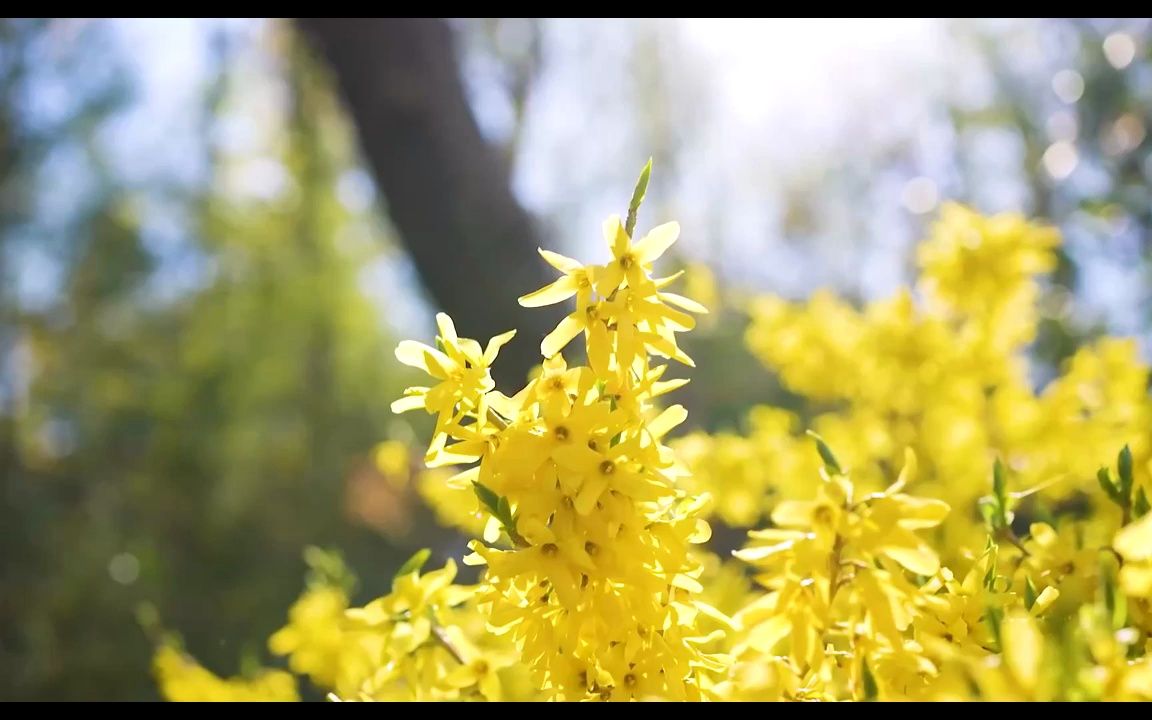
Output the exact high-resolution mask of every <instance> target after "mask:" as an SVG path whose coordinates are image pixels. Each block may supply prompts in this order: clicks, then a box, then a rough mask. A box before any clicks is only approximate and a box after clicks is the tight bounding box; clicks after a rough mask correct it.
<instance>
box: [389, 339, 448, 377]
mask: <svg viewBox="0 0 1152 720" xmlns="http://www.w3.org/2000/svg"><path fill="white" fill-rule="evenodd" d="M430 358H431V360H430ZM396 359H397V360H399V361H400V362H402V363H404V364H405V365H407V366H409V367H414V368H417V369H419V370H423V371H424V372H426V373H428V374H429V375H436V376H437V377H441V378H443V377H444V374H443V372H442V371H443V369H444V368H446V367H448V366H449V365H451V364H452V361H451V360H449V359H448V356H447V355H445V354H444V353H442V352H440V351H439V350H437V349H436V348H432V347H428V346H427V345H425V344H424V343H420V342H416V341H415V340H401V341H400V344H399V345H397V346H396ZM437 371H440V373H438V372H437Z"/></svg>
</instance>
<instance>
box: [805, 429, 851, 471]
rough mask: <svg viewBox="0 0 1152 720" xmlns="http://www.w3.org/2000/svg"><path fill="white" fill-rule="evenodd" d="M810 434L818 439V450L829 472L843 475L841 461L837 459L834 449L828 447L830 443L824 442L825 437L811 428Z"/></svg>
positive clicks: (814, 438)
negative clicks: (833, 452)
mask: <svg viewBox="0 0 1152 720" xmlns="http://www.w3.org/2000/svg"><path fill="white" fill-rule="evenodd" d="M808 435H809V437H811V438H812V439H813V440H815V441H816V451H817V452H819V453H820V459H821V460H823V461H824V467H826V468H828V470H829V472H831V473H832V474H833V475H843V474H844V471H843V470H842V469H841V468H840V463H839V461H837V460H836V456H835V455H833V454H832V449H831V448H830V447H828V443H826V442H824V438H822V437H820V436H819V435H817V434H816V433H814V432H812V431H811V430H809V431H808Z"/></svg>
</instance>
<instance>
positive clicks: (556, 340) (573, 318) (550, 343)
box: [540, 314, 584, 358]
mask: <svg viewBox="0 0 1152 720" xmlns="http://www.w3.org/2000/svg"><path fill="white" fill-rule="evenodd" d="M577 317H578V316H577V315H576V314H572V315H569V316H567V317H565V318H564V319H563V320H561V321H560V324H559V325H557V326H556V329H555V330H553V331H552V332H550V333H548V335H547V337H545V338H544V340H543V341H541V343H540V352H541V354H543V355H544V357H546V358H550V357H552V356H553V355H555V354H556V353H558V352H560V351H561V350H563V349H564V347H565V346H566V345H567V344H568V343H570V342H572V338H574V337H576V336H577V335H579V334H580V331H581V330H583V329H584V322H583V321H582V320H579V319H577Z"/></svg>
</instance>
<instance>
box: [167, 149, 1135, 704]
mask: <svg viewBox="0 0 1152 720" xmlns="http://www.w3.org/2000/svg"><path fill="white" fill-rule="evenodd" d="M646 183H647V170H645V174H644V175H643V176H642V178H641V183H640V184H639V185H638V187H637V190H636V194H635V195H634V196H633V201H632V204H631V206H630V208H629V212H628V215H627V219H626V220H621V218H619V217H615V216H614V217H611V218H609V219H608V220H607V221H606V222H605V223H604V226H603V237H604V242H605V244H606V246H607V247H606V254H605V258H606V259H605V261H604V262H603V263H601V264H591V265H585V264H583V263H581V262H579V261H577V260H574V259H572V258H568V257H565V256H563V255H560V254H557V253H554V252H550V251H547V250H541V251H540V254H541V256H542V257H543V259H544V261H545V262H547V263H548V264H549V265H550V266H552V267H553V268H555V270H556V271H557V272H558V273H559V277H557V279H556V280H554V281H553V282H551V283H549V284H547V285H546V286H544V287H542V288H539V289H537V290H535V291H533V292H529V293H528V294H526V295H524V296H522V297H521V298H520V302H521V304H522V305H524V306H526V307H540V306H545V305H551V304H555V303H571V305H570V306H569V311H568V313H567V314H566V315H565V316H564V318H563V319H562V320H561V321H560V322H559V324H558V325H557V326H556V328H555V329H554V330H552V331H551V332H550V333H548V334H547V335H546V336H544V337H543V338H542V339H541V342H540V351H541V356H542V363H541V365H540V367H539V369H538V371H536V372H534V373H533V375H532V376H531V378H530V379H529V381H528V382H527V384H526V385H525V386H524V387H522V388H518V389H509V390H515V391H514V392H510V393H505V392H502V391H501V390H500V389H497V387H496V384H495V382H494V381H493V379H492V375H491V368H492V366H493V363H495V362H496V361H497V360H498V355H499V352H500V349H501V348H502V347H503V346H504V345H505V344H507V343H508V342H509V341H511V340H512V339H513V336H514V331H509V332H507V333H504V334H502V335H498V336H497V337H495V338H492V339H491V340H489V341H488V342H487V343H486V344H484V345H481V343H479V342H477V341H476V340H472V339H469V338H466V337H461V336H460V335H459V334H458V332H457V328H456V327H455V325H454V323H453V322H452V320H451V319H450V318H449V317H448V316H447V315H444V314H440V315H437V318H436V322H437V328H438V331H439V332H438V336H437V338H436V341H435V343H434V345H425V344H422V343H417V342H413V341H405V342H402V343H400V345H399V347H398V348H397V351H396V355H397V357H398V359H399V360H400V361H401V362H403V363H405V364H407V365H409V366H412V367H415V368H418V369H420V370H422V371H424V372H425V373H426V374H427V375H428V376H429V378H430V380H429V381H428V382H427V384H426V385H422V386H419V387H413V388H409V389H408V390H407V391H405V393H404V395H403V397H401V398H400V399H398V400H397V401H396V402H395V403H394V404H393V409H394V410H395V411H396V412H405V411H410V410H423V411H425V412H426V413H428V414H430V415H432V416H434V418H435V424H434V427H433V430H432V435H431V438H430V442H429V443H428V446H427V448H426V449H425V450H424V451H423V453H422V454H423V459H424V463H425V464H426V466H427V468H428V469H426V470H424V471H422V472H421V473H420V474H419V475H418V477H417V478H416V480H415V485H416V487H417V490H418V492H419V494H420V496H422V497H423V498H424V499H425V501H426V502H427V503H428V504H429V505H431V506H432V508H433V509H434V511H435V512H436V515H437V517H438V518H439V519H440V521H441V522H442V523H444V524H446V525H452V526H454V527H456V528H459V529H462V530H463V531H465V532H467V533H468V534H470V535H472V536H478V537H477V539H474V540H473V541H472V542H471V544H470V549H471V552H470V554H468V555H467V556H466V557H464V558H463V562H464V563H466V564H468V565H474V566H478V567H479V569H480V572H481V575H480V579H479V580H478V582H477V583H476V584H475V585H458V584H456V583H455V580H456V572H457V566H456V563H455V561H454V560H453V559H448V560H447V561H446V563H445V564H444V565H443V566H442V567H440V568H439V569H435V570H430V571H424V565H425V563H426V561H427V560H428V555H429V553H428V551H422V552H420V553H417V554H416V555H415V556H414V557H413V558H412V559H411V560H410V561H409V562H408V563H405V565H404V566H403V567H401V568H400V570H399V571H398V572H397V573H396V575H395V577H394V579H393V584H392V588H391V591H390V592H389V593H388V594H386V595H384V596H382V597H378V598H376V599H374V600H371V601H370V602H368V603H367V604H364V605H358V604H357V603H355V602H353V600H352V594H351V593H350V589H351V587H352V583H351V582H350V578H349V576H348V575H347V573H346V571H345V570H344V568H343V565H342V564H341V563H340V562H339V560H338V559H336V558H335V556H329V555H325V554H323V553H316V552H313V553H312V555H311V556H310V560H309V562H310V564H312V566H313V571H314V573H313V577H312V578H311V580H310V582H309V584H308V587H307V589H306V590H305V592H304V593H303V594H302V595H301V597H300V599H299V600H298V601H297V602H296V604H295V605H293V607H292V608H291V609H290V610H289V619H288V624H287V625H286V626H285V627H284V628H282V629H281V630H279V631H278V632H276V633H275V634H274V635H273V636H272V637H271V639H270V640H269V649H270V650H271V652H272V653H273V654H274V655H276V656H280V657H282V658H283V662H284V663H285V664H286V665H287V667H288V668H289V669H290V670H291V673H289V672H286V671H282V670H260V671H258V672H255V673H248V674H246V675H245V676H244V677H242V678H234V679H229V680H225V679H221V678H219V677H217V676H216V675H214V674H212V673H211V672H209V671H208V670H207V669H205V668H203V667H201V666H200V665H198V664H197V663H195V662H194V661H192V660H191V659H190V658H188V657H187V656H185V655H184V654H183V653H181V652H180V651H178V650H177V649H176V648H175V646H174V645H173V644H171V643H161V645H160V646H159V647H158V649H157V654H156V657H155V661H154V668H155V672H156V675H157V678H158V681H159V684H160V687H161V690H162V692H163V693H164V695H165V696H166V697H168V698H169V699H172V700H245V699H252V700H257V699H262V700H294V699H297V697H298V695H297V684H296V679H295V678H294V676H293V674H292V673H295V674H296V675H298V676H301V677H302V678H307V681H308V683H309V684H310V685H311V686H313V687H314V688H316V689H317V690H319V691H321V692H322V693H324V694H326V696H327V697H329V698H330V699H333V700H341V701H362V700H475V701H485V700H486V701H497V700H821V701H823V700H830V701H838V700H921V701H923V700H1149V699H1152V660H1150V659H1149V658H1150V656H1149V654H1148V650H1149V649H1152V640H1150V638H1152V512H1150V510H1152V504H1150V503H1149V499H1148V493H1149V488H1148V483H1149V479H1150V474H1149V452H1150V451H1152V442H1150V441H1152V436H1150V435H1149V430H1148V428H1149V427H1152V422H1150V421H1152V402H1150V400H1149V397H1148V392H1147V386H1148V378H1149V373H1148V369H1147V367H1146V366H1145V365H1144V364H1143V363H1142V362H1141V361H1140V360H1139V358H1138V356H1137V353H1136V347H1135V344H1134V343H1133V342H1131V341H1127V340H1121V339H1114V338H1105V339H1102V340H1099V341H1097V342H1095V343H1094V344H1092V345H1089V346H1087V347H1085V348H1081V349H1080V350H1079V351H1077V352H1076V353H1075V354H1074V355H1073V356H1072V357H1071V358H1070V359H1069V360H1068V362H1067V363H1066V364H1065V365H1064V366H1063V367H1062V368H1061V369H1060V372H1059V373H1058V374H1057V375H1056V376H1055V378H1054V379H1053V380H1051V381H1050V382H1048V383H1047V384H1046V385H1044V386H1042V387H1039V388H1037V386H1036V385H1035V381H1034V377H1033V372H1032V368H1031V367H1030V365H1031V362H1030V359H1029V354H1028V351H1027V345H1028V343H1030V342H1031V341H1032V340H1033V339H1034V338H1035V336H1036V333H1037V323H1038V318H1039V317H1040V315H1041V313H1040V310H1039V308H1040V302H1041V298H1042V295H1043V291H1044V274H1045V273H1048V272H1050V271H1052V270H1053V269H1054V268H1055V266H1056V256H1055V250H1056V248H1057V247H1058V245H1059V241H1060V239H1059V235H1058V234H1057V232H1056V231H1055V230H1054V229H1052V228H1049V227H1046V226H1042V225H1037V224H1034V223H1030V222H1028V221H1027V220H1025V219H1024V218H1022V217H1020V216H1017V215H999V216H994V217H984V216H981V215H979V214H977V213H975V212H973V211H972V210H969V209H967V208H963V207H961V206H957V205H950V206H947V207H945V208H944V209H943V211H942V213H941V216H940V218H939V220H938V222H937V223H936V224H935V225H934V226H933V228H932V230H931V232H930V235H929V238H928V239H927V240H926V241H925V242H924V243H923V244H922V245H921V246H920V249H919V253H918V259H919V265H920V276H919V279H918V281H917V283H916V285H915V286H914V287H911V288H905V289H902V290H901V291H899V292H897V293H895V294H894V295H893V296H892V297H890V298H888V299H884V300H880V301H877V302H873V303H870V304H868V305H866V306H864V307H862V308H861V307H854V306H852V305H850V304H848V303H847V302H844V301H842V300H839V299H837V298H836V297H835V296H834V295H832V294H831V293H828V292H817V293H815V294H814V295H813V296H812V298H811V299H810V300H809V301H808V302H807V303H804V304H795V303H788V302H785V301H783V300H780V299H778V298H761V299H759V300H757V301H755V302H754V303H752V306H751V316H752V319H751V324H750V326H749V328H748V331H747V335H746V338H747V343H748V345H749V347H750V349H751V350H752V352H753V353H754V354H755V355H756V356H757V357H758V358H759V359H760V360H762V361H763V363H764V364H765V365H766V366H767V367H768V368H769V369H770V370H772V371H773V372H775V373H776V375H777V376H778V377H779V379H780V380H781V382H782V383H783V385H784V386H785V387H786V388H787V389H788V390H789V391H791V392H792V393H793V394H795V395H796V396H799V397H801V398H807V399H809V400H811V401H812V402H813V404H812V406H811V408H810V410H811V412H809V413H807V414H801V413H800V412H793V411H790V410H785V409H782V408H773V407H757V408H754V409H752V410H751V411H750V412H749V415H748V422H747V423H746V427H747V429H748V432H747V433H746V434H744V435H741V434H737V433H732V432H725V433H718V434H714V435H710V434H707V433H705V432H702V431H697V432H694V433H691V434H689V435H687V436H685V437H682V438H680V439H678V440H675V441H669V440H668V436H669V434H670V433H671V431H673V430H674V429H675V428H676V427H678V426H679V425H681V424H682V423H684V421H685V420H686V419H687V411H686V410H685V409H684V408H683V407H681V406H680V405H675V404H670V405H669V404H664V403H665V400H666V396H667V395H668V393H670V392H672V391H674V390H676V389H677V388H679V387H681V386H683V385H684V384H685V383H686V382H687V381H686V380H684V379H676V378H671V377H668V375H669V373H670V372H671V371H670V367H675V365H673V363H679V364H681V365H688V366H691V365H692V364H693V361H692V359H691V358H689V356H688V355H687V354H686V353H685V352H684V350H683V349H682V347H681V345H680V342H679V334H680V333H682V332H686V331H689V330H692V329H693V328H694V326H695V322H696V320H695V316H696V315H700V314H702V313H705V312H706V311H705V309H704V307H703V306H702V305H700V304H699V303H697V302H696V301H694V300H691V299H689V298H687V297H684V296H682V295H678V294H676V293H674V292H672V291H671V290H670V287H671V285H672V283H673V282H674V281H675V280H676V279H677V278H678V277H679V274H676V275H671V276H667V277H657V276H656V275H655V264H656V263H657V261H659V260H660V259H661V257H662V256H663V255H664V254H665V253H666V251H667V250H668V249H669V248H670V247H671V246H672V245H673V243H674V242H675V241H676V240H677V237H678V235H679V226H678V225H677V224H676V223H666V224H663V225H659V226H657V227H655V228H653V229H651V230H650V231H649V232H648V233H646V234H644V235H643V237H640V238H639V239H635V238H634V237H633V235H634V233H633V230H634V226H635V220H636V211H637V209H638V207H639V204H640V201H641V200H642V199H643V195H644V191H645V188H646ZM689 280H690V286H695V287H697V288H700V289H701V291H702V292H704V293H705V295H711V294H713V292H714V288H713V283H712V280H711V276H710V275H709V274H708V273H707V272H706V271H702V270H694V271H693V272H692V273H691V274H690V276H689ZM525 289H527V288H525ZM809 425H811V426H812V427H813V429H814V430H815V431H816V432H817V433H819V434H818V435H817V434H815V433H811V432H810V433H809V434H812V435H813V438H814V439H813V438H809V437H806V436H805V431H806V430H807V427H808V426H809ZM813 445H815V447H813ZM1117 451H1119V453H1118V454H1117ZM376 454H377V458H376V459H377V463H378V465H379V466H380V467H381V468H382V471H383V472H384V474H385V475H386V476H388V477H393V476H394V477H397V478H402V479H403V482H402V483H400V485H406V484H407V483H408V479H409V469H408V466H409V462H410V459H411V455H410V453H409V452H408V451H407V450H406V449H405V447H404V446H402V445H400V444H399V443H396V442H389V443H385V444H384V445H381V446H380V448H379V449H378V450H377V453H376ZM1113 458H1114V462H1113ZM713 497H715V501H713ZM713 516H714V517H715V518H716V519H718V520H719V521H722V522H723V523H725V524H727V525H728V526H730V527H735V528H739V529H740V535H741V537H743V535H744V532H745V531H747V542H746V543H745V544H744V545H743V547H742V548H741V549H739V550H737V551H736V552H735V553H734V555H735V557H734V558H733V557H727V556H726V557H725V559H721V558H720V557H719V556H718V555H717V554H715V553H713V552H711V551H710V550H709V547H708V543H709V541H710V539H711V527H710V525H709V522H708V520H709V519H711V518H713Z"/></svg>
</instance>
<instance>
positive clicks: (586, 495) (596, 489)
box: [573, 473, 608, 515]
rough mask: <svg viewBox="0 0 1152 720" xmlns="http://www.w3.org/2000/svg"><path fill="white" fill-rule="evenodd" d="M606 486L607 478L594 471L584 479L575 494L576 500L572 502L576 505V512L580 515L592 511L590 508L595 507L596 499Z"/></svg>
mask: <svg viewBox="0 0 1152 720" xmlns="http://www.w3.org/2000/svg"><path fill="white" fill-rule="evenodd" d="M607 487H608V479H607V478H605V477H604V476H603V475H601V474H599V473H596V474H595V475H590V476H588V478H586V479H585V480H584V485H583V486H581V488H580V492H579V493H577V495H576V501H575V503H573V504H574V505H575V507H576V512H578V513H580V514H581V515H587V514H588V513H590V512H592V508H594V507H596V501H598V500H599V499H600V496H601V495H602V494H603V493H604V490H605V489H606V488H607Z"/></svg>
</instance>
